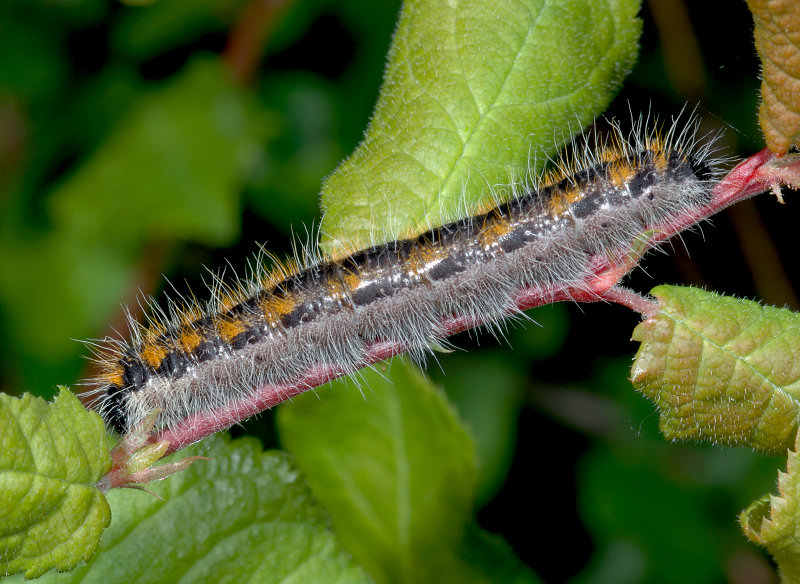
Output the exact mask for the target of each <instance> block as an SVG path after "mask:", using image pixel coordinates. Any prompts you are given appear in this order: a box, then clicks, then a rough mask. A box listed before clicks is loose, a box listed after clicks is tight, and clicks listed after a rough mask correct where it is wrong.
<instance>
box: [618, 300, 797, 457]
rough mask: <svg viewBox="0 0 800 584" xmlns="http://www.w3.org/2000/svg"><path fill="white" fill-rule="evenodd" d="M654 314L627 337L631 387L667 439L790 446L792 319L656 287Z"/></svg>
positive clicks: (793, 419)
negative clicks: (631, 346) (655, 412)
mask: <svg viewBox="0 0 800 584" xmlns="http://www.w3.org/2000/svg"><path fill="white" fill-rule="evenodd" d="M651 294H653V295H654V296H656V298H658V300H659V306H660V308H659V312H658V314H656V316H654V317H653V318H650V319H648V320H646V321H644V322H643V323H641V324H640V325H639V326H637V327H636V329H635V330H634V331H633V339H634V340H636V341H641V342H642V346H641V347H640V348H639V351H638V353H637V354H636V359H635V361H634V364H633V369H632V371H631V379H632V381H633V384H634V386H635V387H636V388H637V389H638V390H639V391H641V392H642V393H643V394H644V395H645V396H646V397H648V398H649V399H651V400H652V401H653V402H654V403H655V404H656V406H657V407H658V409H659V412H660V414H661V421H660V426H661V430H662V431H663V432H664V435H665V436H666V437H667V438H669V439H673V440H686V439H691V440H711V441H713V442H715V443H717V444H727V445H736V446H750V447H751V448H754V449H756V450H760V451H763V452H770V453H780V452H784V451H785V450H786V449H787V448H789V447H791V446H792V444H793V443H794V437H795V434H796V432H797V415H798V397H800V362H798V360H797V358H796V354H797V348H798V346H800V317H798V315H797V314H795V313H793V312H791V311H789V310H784V309H779V308H774V307H771V306H761V305H760V304H757V303H755V302H752V301H749V300H741V299H738V298H730V297H725V296H719V295H717V294H713V293H710V292H705V291H703V290H699V289H697V288H680V287H674V286H658V287H656V288H654V289H653V290H652V291H651Z"/></svg>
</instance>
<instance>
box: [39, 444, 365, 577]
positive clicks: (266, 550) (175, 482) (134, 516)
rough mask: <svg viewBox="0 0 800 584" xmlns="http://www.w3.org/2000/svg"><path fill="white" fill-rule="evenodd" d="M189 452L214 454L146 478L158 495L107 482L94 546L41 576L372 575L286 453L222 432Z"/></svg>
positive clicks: (184, 452)
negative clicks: (103, 526) (85, 557)
mask: <svg viewBox="0 0 800 584" xmlns="http://www.w3.org/2000/svg"><path fill="white" fill-rule="evenodd" d="M209 444H210V446H209ZM187 455H203V456H207V457H209V458H210V459H211V460H208V461H198V462H196V463H195V464H193V465H192V466H191V467H189V468H188V469H187V470H185V471H184V472H181V473H179V474H176V475H172V476H170V477H169V478H167V479H165V480H163V481H161V482H160V483H152V484H150V485H148V488H149V489H151V490H152V492H153V493H155V494H157V495H158V496H160V497H162V499H158V498H156V497H154V496H153V495H152V494H149V493H145V492H142V491H136V490H131V489H118V490H114V491H111V492H110V493H109V495H108V499H109V502H110V504H111V509H112V511H113V514H114V519H113V521H112V522H111V526H110V527H109V528H108V530H107V531H106V533H105V534H104V536H103V542H102V544H101V546H100V549H99V550H98V551H99V553H98V554H97V555H96V556H95V557H94V558H93V559H92V561H91V562H89V564H88V565H86V566H83V567H80V568H78V569H76V570H73V571H72V572H70V573H69V574H61V575H54V577H53V578H52V579H50V578H49V576H50V574H48V575H46V576H45V577H44V578H43V579H42V580H41V582H43V583H45V584H47V583H49V582H51V581H52V582H80V583H81V584H89V583H92V582H97V583H106V582H137V583H141V584H146V583H163V584H174V583H186V584H188V583H192V584H194V583H203V582H208V583H214V584H218V583H220V584H221V583H234V582H235V583H237V584H238V583H248V582H252V583H255V582H258V583H273V582H274V583H278V582H281V583H287V582H320V583H323V584H325V583H336V584H351V583H352V584H355V583H358V584H368V583H369V582H371V579H370V578H369V577H368V576H367V575H366V574H365V573H364V571H363V570H362V569H361V568H359V567H358V566H357V565H355V563H354V562H353V560H352V558H351V557H350V556H349V555H348V554H347V553H346V552H344V551H342V549H341V547H340V546H339V544H338V542H337V540H336V537H335V536H334V534H333V532H332V531H331V530H330V527H329V519H328V516H327V515H326V514H325V512H324V511H323V510H322V509H321V508H320V507H319V505H318V504H316V503H315V501H314V499H313V498H312V496H311V493H310V492H309V491H308V488H307V487H306V486H305V483H304V481H303V477H302V475H301V474H300V472H299V471H298V470H297V468H295V467H294V466H293V465H292V463H291V462H290V460H289V457H288V456H286V455H285V454H283V453H281V452H277V451H273V452H264V451H263V450H262V447H261V444H260V443H259V442H258V441H257V440H254V439H241V440H235V441H231V440H228V439H226V438H219V437H217V438H214V439H212V440H211V441H209V442H204V443H200V444H199V445H197V446H194V447H192V448H189V449H186V450H183V451H181V452H180V453H178V454H177V455H175V456H177V457H180V458H183V457H185V456H187Z"/></svg>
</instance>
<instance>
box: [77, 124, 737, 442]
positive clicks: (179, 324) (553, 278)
mask: <svg viewBox="0 0 800 584" xmlns="http://www.w3.org/2000/svg"><path fill="white" fill-rule="evenodd" d="M643 126H644V124H643V123H642V122H641V121H640V122H639V124H638V125H637V127H636V128H635V129H634V131H633V132H631V133H630V135H626V134H625V133H624V132H623V131H622V130H620V128H619V126H616V125H615V126H614V130H613V132H612V136H611V138H610V139H608V140H606V141H604V142H603V143H602V144H600V145H598V146H596V147H591V148H590V147H588V146H587V145H588V142H586V143H585V145H584V147H583V148H581V147H576V148H574V150H575V151H576V152H579V154H578V155H573V156H572V157H571V158H570V159H569V161H568V162H566V161H567V158H562V159H561V160H560V164H558V165H557V167H558V168H557V169H556V170H555V171H550V172H548V173H545V174H544V175H542V176H541V177H540V178H539V179H537V180H535V181H532V182H533V184H528V185H522V186H519V185H518V186H516V187H515V188H514V189H513V192H512V195H511V197H510V198H509V199H508V200H506V201H503V202H497V204H495V205H494V206H492V207H490V208H484V209H481V210H478V211H477V212H475V213H474V214H471V215H469V216H466V217H464V218H461V219H458V220H456V221H453V222H450V223H447V224H444V225H441V226H437V227H432V228H430V229H427V230H425V231H424V232H422V233H421V234H417V235H415V236H413V237H408V238H400V239H397V240H394V241H389V242H385V243H379V244H375V245H371V246H369V247H367V248H366V249H360V250H357V251H354V252H352V253H345V254H342V255H340V256H338V257H317V258H311V259H306V260H305V261H303V262H300V265H299V266H298V267H296V268H293V267H281V268H278V269H277V270H274V271H272V272H271V273H266V271H265V270H264V269H263V268H261V267H260V266H261V265H262V262H260V261H257V262H256V263H257V266H258V267H256V269H255V270H254V273H253V275H252V276H251V277H250V278H249V279H248V280H247V281H245V282H243V283H236V284H235V285H231V286H226V285H223V284H216V285H215V286H213V289H212V294H211V295H212V299H211V300H210V301H209V303H208V304H207V305H206V306H201V305H199V304H196V303H194V304H190V305H189V306H179V305H178V304H177V303H174V302H173V303H172V304H171V309H170V314H169V315H165V314H163V313H162V315H161V316H160V317H153V316H151V317H150V322H149V324H148V325H147V326H144V325H140V324H138V323H136V322H134V321H131V322H130V328H131V338H130V340H120V339H116V340H111V339H107V340H105V341H104V342H103V343H102V344H101V346H100V348H99V349H97V350H96V352H97V354H98V358H97V360H98V362H99V364H100V373H99V375H98V376H97V377H96V378H95V379H93V380H91V381H90V382H88V383H89V384H90V385H92V386H93V389H92V390H91V392H92V396H93V397H92V399H93V402H94V403H93V407H94V408H95V409H97V410H98V411H99V412H100V413H101V415H102V416H103V417H104V418H105V420H106V421H107V422H108V423H109V424H110V425H112V426H113V427H114V428H116V429H117V430H118V431H119V432H121V433H125V432H126V431H128V430H130V429H131V428H133V427H134V426H136V425H137V424H138V423H139V422H140V421H141V420H143V419H144V418H145V416H147V414H148V413H149V412H151V411H152V410H153V409H154V408H159V409H160V410H161V414H160V421H159V424H160V426H161V427H162V428H166V429H169V428H171V427H173V426H175V425H177V424H179V423H180V422H182V421H183V420H186V419H187V418H189V417H191V416H197V415H199V414H202V415H203V416H205V417H209V416H211V417H213V416H214V415H215V412H222V411H225V412H228V414H226V415H228V416H229V418H226V419H227V420H228V422H229V423H228V422H226V423H225V424H223V425H230V424H231V423H234V422H235V421H237V419H236V415H235V414H234V415H233V416H230V412H231V411H234V412H236V411H237V408H239V404H244V403H245V402H248V400H249V401H250V402H252V396H253V394H254V392H255V391H256V390H257V388H259V387H262V386H267V385H274V386H276V387H282V386H286V385H287V384H292V383H296V382H297V381H298V380H304V379H307V378H308V375H309V371H312V370H319V369H320V368H323V369H324V368H328V369H329V370H333V371H335V372H336V375H340V374H349V373H353V372H355V371H357V370H358V369H360V368H362V367H364V366H366V365H369V364H371V363H372V362H374V358H372V357H370V355H373V356H374V354H376V353H375V351H374V348H375V347H376V345H379V344H381V343H384V344H386V343H388V344H389V345H391V346H393V347H400V348H401V349H402V350H405V351H408V352H410V353H411V354H412V356H414V357H415V358H418V359H421V358H423V357H424V355H425V354H426V352H428V351H429V350H430V347H432V346H435V345H436V344H437V343H441V342H444V339H445V337H446V336H447V335H448V334H450V333H451V332H452V330H453V327H452V326H449V327H448V326H447V325H446V323H448V322H450V323H452V322H453V321H454V320H457V321H459V322H461V323H467V325H466V326H474V325H476V324H483V325H489V326H493V325H497V324H498V323H500V322H501V321H502V320H503V319H504V318H506V317H508V316H509V315H513V314H515V313H518V306H519V303H518V301H517V299H518V297H519V294H520V291H527V293H532V294H535V295H538V296H540V297H542V298H544V299H545V301H557V300H564V299H567V298H569V297H572V298H575V297H576V294H574V293H572V292H570V293H567V294H564V291H565V290H566V291H581V290H585V291H586V292H587V294H588V295H591V294H592V293H593V292H592V291H591V290H589V287H588V285H587V284H586V282H587V280H588V279H589V278H590V277H591V276H592V275H593V274H595V273H596V266H597V264H598V262H600V263H603V264H604V265H614V266H620V267H621V269H618V270H617V271H616V276H615V277H616V278H617V279H618V278H619V277H621V276H622V275H624V273H625V272H627V271H628V270H630V269H631V268H632V267H633V266H635V265H636V261H637V260H638V257H639V255H640V251H642V248H646V247H648V246H649V245H651V243H652V242H651V241H650V240H649V239H648V235H647V234H648V233H651V232H653V231H654V230H655V231H657V230H658V229H659V228H660V226H662V225H663V224H664V223H665V222H669V221H671V220H672V219H673V218H674V217H680V216H684V215H687V213H688V215H691V213H690V211H691V210H692V209H696V208H702V207H703V206H705V205H707V204H708V203H709V201H710V199H711V189H712V187H713V185H714V184H716V182H717V181H718V180H719V179H720V178H721V176H722V175H723V166H724V162H725V161H724V160H722V159H720V158H717V157H714V156H713V149H714V147H713V143H714V141H713V140H711V141H705V142H702V141H700V140H699V139H698V137H697V121H696V120H690V122H689V123H688V124H686V125H685V126H683V128H682V129H677V127H676V126H674V125H673V127H672V128H671V129H670V131H669V132H668V133H667V134H666V135H664V136H661V135H660V134H659V133H658V132H656V131H653V130H647V129H646V128H643ZM573 146H574V145H573ZM582 299H585V298H582ZM461 328H465V327H464V326H462V327H461ZM303 383H305V382H304V381H303ZM240 409H241V411H242V412H243V414H242V415H243V416H245V417H246V416H247V415H251V414H252V413H253V408H252V407H244V406H242V407H241V408H240ZM262 409H263V408H262ZM240 419H241V418H239V420H240Z"/></svg>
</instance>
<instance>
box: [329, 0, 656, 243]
mask: <svg viewBox="0 0 800 584" xmlns="http://www.w3.org/2000/svg"><path fill="white" fill-rule="evenodd" d="M638 10H639V2H638V1H636V0H610V1H608V2H595V1H593V0H564V1H561V2H546V1H545V0H493V1H491V2H489V1H468V2H447V1H444V0H410V1H408V2H406V3H405V4H404V6H403V10H402V12H401V15H400V21H399V24H398V27H397V31H396V33H395V36H394V41H393V44H392V48H391V50H390V53H389V64H388V66H387V70H386V75H385V78H384V83H383V86H382V89H381V93H380V96H379V98H378V103H377V104H376V106H375V113H374V115H373V118H372V121H371V122H370V125H369V127H368V129H367V132H366V136H365V138H364V141H363V142H362V143H361V145H360V146H359V147H358V149H357V150H356V151H355V152H354V153H353V155H352V156H350V158H348V159H347V160H346V161H345V162H344V163H342V165H341V166H340V167H339V168H338V169H337V171H336V172H335V173H334V174H332V175H331V176H330V178H329V179H328V180H327V181H326V182H325V184H324V185H323V190H322V206H323V208H324V209H325V218H324V220H323V223H322V231H323V233H324V234H325V235H326V238H327V239H326V245H327V246H328V247H329V248H330V249H337V248H339V247H342V246H349V245H359V244H360V245H363V244H365V243H368V242H370V243H374V242H376V241H379V240H387V239H393V238H395V237H397V236H398V235H402V234H403V233H406V232H408V231H409V230H410V229H411V230H413V229H419V227H420V226H424V225H428V224H434V225H438V224H441V223H442V222H443V221H445V220H447V219H452V218H454V217H456V216H459V215H460V214H463V209H464V208H469V207H471V206H475V205H476V204H480V203H485V202H486V201H487V200H489V199H490V198H491V196H492V195H491V192H490V189H489V188H487V185H497V184H506V183H508V180H509V173H511V174H515V175H516V176H517V177H520V176H525V173H526V171H527V170H528V165H529V163H531V159H532V157H533V156H534V155H537V154H538V155H539V156H538V159H539V160H540V161H541V160H542V159H543V158H544V157H543V156H541V154H542V153H552V152H553V151H554V150H555V149H556V148H558V147H559V146H560V144H559V143H557V142H558V140H559V138H561V135H562V134H563V135H564V136H563V139H564V140H567V139H569V137H570V135H572V134H574V133H575V132H577V131H580V130H581V129H582V127H583V125H585V124H587V123H589V122H590V121H591V120H592V119H593V118H594V117H595V116H597V115H598V114H599V113H600V112H602V111H603V109H605V107H606V106H607V105H608V103H609V102H610V101H611V99H612V98H613V97H614V95H615V93H616V91H617V89H618V88H619V86H620V84H621V83H622V80H623V78H624V77H625V75H626V74H627V73H628V71H630V69H631V67H632V66H633V63H634V61H635V58H636V52H637V48H638V46H637V39H638V37H639V33H640V31H641V22H640V21H639V20H638V19H637V18H636V14H637V12H638ZM376 214H379V215H376ZM378 218H379V219H380V220H379V221H377V220H376V219H378Z"/></svg>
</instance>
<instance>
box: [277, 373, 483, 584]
mask: <svg viewBox="0 0 800 584" xmlns="http://www.w3.org/2000/svg"><path fill="white" fill-rule="evenodd" d="M363 381H364V385H363V388H364V389H363V392H364V393H363V394H362V393H361V392H360V391H359V390H358V389H356V388H355V387H353V384H352V383H348V382H346V381H336V382H334V383H332V384H331V386H330V387H328V388H327V389H326V390H323V391H324V394H323V398H324V399H320V398H319V397H318V396H317V395H313V394H310V395H308V394H307V395H303V396H298V397H297V398H294V400H293V401H292V403H290V404H286V405H283V406H281V408H280V409H279V411H278V427H279V430H280V435H281V439H282V441H283V443H284V444H285V445H286V446H287V447H288V449H289V451H290V452H291V453H292V454H294V456H295V458H296V459H297V464H298V465H299V466H300V468H301V469H303V472H304V473H305V474H306V477H307V479H308V482H309V485H310V486H311V489H312V490H313V491H314V494H315V495H316V497H317V498H318V499H319V500H320V501H321V502H322V504H323V505H325V508H326V509H327V510H328V511H329V512H330V513H331V517H332V519H333V524H334V527H335V528H336V531H337V533H339V535H340V537H341V538H342V542H343V544H344V545H345V546H346V547H347V549H349V550H350V551H351V553H353V555H354V556H355V558H356V559H357V560H358V561H359V562H360V563H361V564H362V565H363V566H364V567H365V568H366V569H367V570H368V571H369V572H370V573H371V574H372V575H373V577H374V578H375V579H376V580H377V581H378V582H426V581H431V582H432V581H441V580H437V574H438V577H439V578H441V574H440V573H439V570H438V568H441V567H442V565H451V566H452V555H453V550H454V549H456V548H457V547H458V546H459V544H460V542H461V540H462V537H463V535H464V530H465V526H466V524H467V523H468V521H470V520H471V515H472V502H473V499H474V496H475V484H476V476H477V473H476V469H475V460H474V448H473V444H472V440H471V438H470V436H469V435H468V434H467V432H466V430H465V429H464V428H463V426H462V425H461V424H460V422H459V421H458V419H457V417H456V415H455V413H454V412H453V409H452V408H451V407H450V405H449V404H448V403H447V401H446V400H445V398H444V396H443V394H442V393H441V391H440V390H439V389H437V388H436V387H435V386H433V385H432V384H431V383H430V382H429V381H428V380H427V379H426V378H425V377H424V376H423V375H422V374H421V373H420V372H419V371H418V370H417V369H416V368H414V367H411V366H409V365H406V364H405V363H404V362H403V361H401V360H397V359H396V360H394V361H392V363H391V368H390V369H389V370H388V371H385V372H380V373H379V372H377V371H368V372H366V373H364V375H363Z"/></svg>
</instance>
